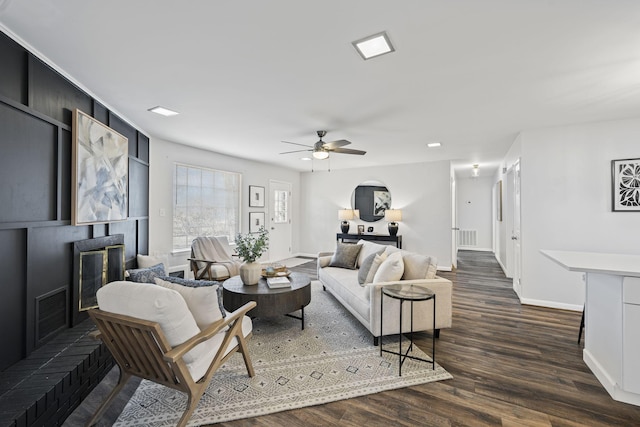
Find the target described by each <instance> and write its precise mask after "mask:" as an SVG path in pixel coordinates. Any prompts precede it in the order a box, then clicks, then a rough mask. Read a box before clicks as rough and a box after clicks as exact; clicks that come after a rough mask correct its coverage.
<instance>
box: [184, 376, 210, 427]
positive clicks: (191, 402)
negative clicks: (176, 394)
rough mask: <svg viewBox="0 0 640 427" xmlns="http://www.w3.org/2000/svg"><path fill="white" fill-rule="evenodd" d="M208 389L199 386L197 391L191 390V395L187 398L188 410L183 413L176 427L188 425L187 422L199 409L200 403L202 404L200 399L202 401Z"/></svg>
mask: <svg viewBox="0 0 640 427" xmlns="http://www.w3.org/2000/svg"><path fill="white" fill-rule="evenodd" d="M207 384H208V383H207ZM206 389H207V387H206V386H203V385H199V386H198V387H196V388H195V390H191V393H189V394H188V396H187V409H185V410H184V412H183V413H182V417H180V420H179V421H178V424H176V427H184V426H186V425H187V422H188V421H189V419H190V418H191V415H193V411H195V410H196V408H197V407H198V403H200V399H202V395H203V394H204V392H205V390H206Z"/></svg>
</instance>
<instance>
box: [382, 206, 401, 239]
mask: <svg viewBox="0 0 640 427" xmlns="http://www.w3.org/2000/svg"><path fill="white" fill-rule="evenodd" d="M384 219H385V220H387V221H389V236H395V235H396V234H398V223H397V222H396V221H402V211H401V210H400V209H387V210H385V211H384Z"/></svg>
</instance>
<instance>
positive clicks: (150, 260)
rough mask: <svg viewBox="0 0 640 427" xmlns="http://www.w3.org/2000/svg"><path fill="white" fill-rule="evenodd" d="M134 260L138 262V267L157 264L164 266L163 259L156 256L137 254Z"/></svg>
mask: <svg viewBox="0 0 640 427" xmlns="http://www.w3.org/2000/svg"><path fill="white" fill-rule="evenodd" d="M136 262H137V263H138V268H150V267H153V266H154V265H158V264H163V265H164V266H165V268H166V264H165V260H163V259H161V258H160V257H157V256H151V255H140V254H137V255H136Z"/></svg>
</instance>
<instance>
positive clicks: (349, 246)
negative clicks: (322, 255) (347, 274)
mask: <svg viewBox="0 0 640 427" xmlns="http://www.w3.org/2000/svg"><path fill="white" fill-rule="evenodd" d="M360 249H362V245H354V244H353V243H340V242H338V246H337V247H336V251H335V253H334V254H333V256H332V257H331V261H330V262H329V267H340V268H349V269H351V270H355V268H356V261H357V260H358V254H359V253H360Z"/></svg>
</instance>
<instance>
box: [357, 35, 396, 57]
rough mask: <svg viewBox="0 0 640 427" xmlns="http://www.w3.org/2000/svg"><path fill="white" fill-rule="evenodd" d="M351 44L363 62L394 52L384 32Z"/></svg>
mask: <svg viewBox="0 0 640 427" xmlns="http://www.w3.org/2000/svg"><path fill="white" fill-rule="evenodd" d="M351 44H353V47H355V49H356V51H358V53H359V54H360V56H361V57H362V59H364V60H365V61H366V60H367V59H371V58H375V57H377V56H380V55H384V54H386V53H391V52H394V51H395V48H394V47H393V45H392V44H391V40H389V36H388V35H387V32H386V31H383V32H381V33H377V34H373V35H371V36H368V37H365V38H363V39H360V40H356V41H354V42H352V43H351Z"/></svg>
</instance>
